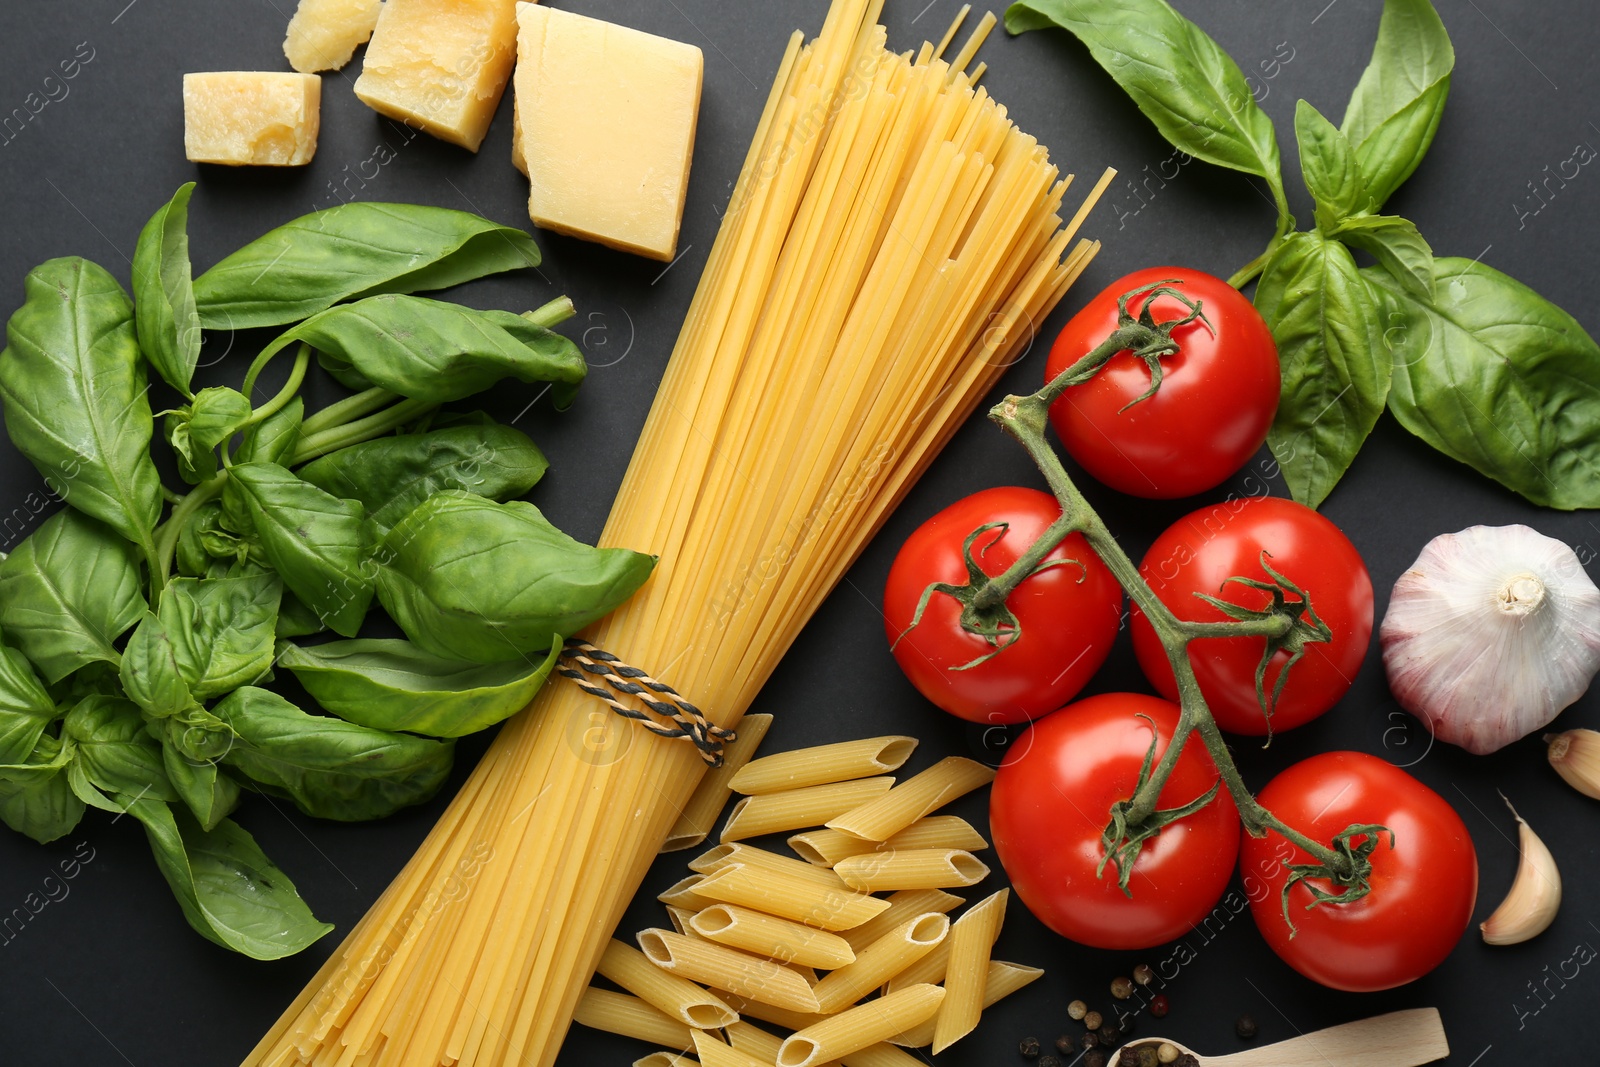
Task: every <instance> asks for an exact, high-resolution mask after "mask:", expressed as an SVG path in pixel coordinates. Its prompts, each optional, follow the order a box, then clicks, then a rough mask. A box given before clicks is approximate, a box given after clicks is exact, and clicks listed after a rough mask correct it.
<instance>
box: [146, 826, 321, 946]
mask: <svg viewBox="0 0 1600 1067" xmlns="http://www.w3.org/2000/svg"><path fill="white" fill-rule="evenodd" d="M124 799H126V803H127V811H128V813H129V814H131V815H133V816H134V817H135V818H136V819H138V820H139V821H140V822H141V823H143V824H144V829H145V835H146V836H147V837H148V838H149V839H150V850H151V851H152V852H153V853H155V857H156V865H157V866H158V867H159V868H160V869H161V874H162V877H164V878H166V880H167V885H169V886H171V887H172V894H173V896H175V897H177V898H178V906H179V907H181V908H182V909H183V917H184V918H185V919H187V920H188V921H189V925H190V926H192V927H194V929H195V931H196V932H198V933H199V934H201V935H202V936H203V937H205V938H207V939H208V940H210V941H215V942H216V943H217V944H219V945H221V946H222V947H223V948H229V949H232V950H233V951H235V952H240V953H243V954H244V955H246V956H250V957H253V958H255V959H258V960H276V959H282V958H283V957H285V956H292V955H294V954H295V953H296V952H299V951H300V950H302V949H304V948H305V947H306V946H308V945H310V944H311V943H312V942H314V941H316V940H317V939H319V938H321V937H322V936H323V935H325V934H327V933H328V932H329V931H331V930H332V929H333V927H332V926H330V925H329V924H327V923H324V922H318V921H317V918H316V916H314V915H312V914H311V909H310V908H308V907H307V906H306V902H305V901H304V900H302V899H301V898H300V894H299V893H298V892H297V891H296V890H295V887H294V883H293V882H291V881H289V876H288V875H286V874H284V873H283V872H282V871H281V870H279V869H278V868H277V867H276V866H275V865H274V864H273V862H272V861H271V860H269V859H267V857H266V854H265V853H263V852H262V851H261V846H260V845H257V844H256V841H255V838H253V837H251V836H250V835H249V834H248V833H246V832H245V830H244V829H243V828H242V827H241V826H239V824H237V823H235V822H233V821H232V820H230V819H223V820H222V821H221V822H220V823H218V824H217V826H216V828H215V829H213V830H204V829H202V828H201V827H200V826H199V825H198V824H197V823H195V821H194V820H193V819H192V818H191V817H190V816H189V814H188V813H187V812H185V811H173V810H172V809H171V808H169V807H168V806H167V805H166V804H163V803H161V802H160V801H158V800H155V799H152V798H150V797H144V798H142V799H133V798H124Z"/></svg>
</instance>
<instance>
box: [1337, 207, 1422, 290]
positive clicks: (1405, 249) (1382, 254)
mask: <svg viewBox="0 0 1600 1067" xmlns="http://www.w3.org/2000/svg"><path fill="white" fill-rule="evenodd" d="M1329 236H1331V237H1337V238H1338V239H1339V240H1341V241H1343V242H1344V243H1345V244H1347V245H1350V246H1351V247H1353V248H1360V249H1362V250H1364V251H1366V252H1370V253H1371V254H1372V255H1373V257H1374V258H1376V259H1377V261H1378V262H1379V263H1380V264H1381V265H1382V266H1383V269H1384V270H1386V271H1388V272H1389V276H1390V277H1391V278H1393V279H1394V280H1395V281H1397V282H1399V283H1400V285H1401V286H1402V287H1404V288H1405V289H1407V290H1409V291H1410V292H1412V293H1414V294H1416V295H1417V296H1420V297H1423V298H1424V299H1431V298H1432V296H1433V249H1432V248H1430V247H1428V242H1427V241H1425V240H1424V239H1423V237H1422V234H1421V233H1419V232H1418V231H1417V227H1416V224H1415V223H1413V222H1411V221H1410V220H1409V219H1403V218H1401V217H1400V216H1398V215H1362V216H1361V217H1359V218H1353V219H1345V220H1344V221H1343V222H1341V223H1339V225H1338V226H1336V227H1335V228H1334V229H1333V230H1332V231H1331V232H1330V234H1329Z"/></svg>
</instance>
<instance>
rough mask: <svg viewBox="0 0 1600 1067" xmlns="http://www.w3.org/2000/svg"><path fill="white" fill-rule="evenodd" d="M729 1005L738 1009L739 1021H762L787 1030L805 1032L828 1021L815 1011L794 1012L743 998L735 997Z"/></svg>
mask: <svg viewBox="0 0 1600 1067" xmlns="http://www.w3.org/2000/svg"><path fill="white" fill-rule="evenodd" d="M729 1003H731V1004H734V1005H736V1006H737V1007H738V1011H739V1020H740V1021H741V1022H743V1021H745V1020H746V1019H760V1020H761V1021H762V1022H764V1023H772V1024H773V1025H775V1026H781V1027H783V1028H784V1029H785V1030H804V1029H805V1028H806V1027H808V1026H810V1025H812V1024H813V1023H819V1022H821V1021H822V1020H823V1019H826V1018H827V1016H826V1015H819V1014H818V1013H817V1012H814V1011H792V1010H790V1009H789V1008H780V1007H777V1006H775V1005H772V1004H762V1003H760V1002H759V1001H754V1000H746V999H744V998H742V997H733V998H731V999H730V1000H729Z"/></svg>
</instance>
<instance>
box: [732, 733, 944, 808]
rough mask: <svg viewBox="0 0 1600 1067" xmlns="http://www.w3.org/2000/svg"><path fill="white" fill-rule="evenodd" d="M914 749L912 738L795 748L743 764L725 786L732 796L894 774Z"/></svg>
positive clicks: (867, 740)
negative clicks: (731, 788) (731, 792)
mask: <svg viewBox="0 0 1600 1067" xmlns="http://www.w3.org/2000/svg"><path fill="white" fill-rule="evenodd" d="M916 750H917V739H916V738H914V737H868V738H863V739H862V740H860V741H841V742H839V743H838V744H834V745H816V746H814V747H812V748H796V749H792V750H790V751H788V752H777V753H774V754H773V755H770V756H762V757H761V758H760V759H758V760H753V761H751V762H750V763H747V764H745V766H744V768H743V769H742V770H740V771H739V772H738V773H737V774H735V775H734V776H733V778H732V780H731V781H730V782H729V785H731V786H732V787H733V791H734V792H735V793H744V794H747V795H749V794H765V793H780V792H783V791H784V790H786V789H804V788H805V787H807V786H812V785H828V784H830V783H832V782H847V781H849V780H851V779H852V778H867V777H870V776H872V775H875V774H889V773H890V772H892V771H897V770H899V769H900V768H901V766H902V765H903V764H904V763H905V761H906V760H908V759H910V758H911V754H912V753H913V752H915V751H916Z"/></svg>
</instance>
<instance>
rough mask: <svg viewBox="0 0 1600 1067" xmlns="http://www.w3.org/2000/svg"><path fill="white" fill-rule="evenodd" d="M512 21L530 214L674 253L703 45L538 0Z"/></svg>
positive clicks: (621, 244)
mask: <svg viewBox="0 0 1600 1067" xmlns="http://www.w3.org/2000/svg"><path fill="white" fill-rule="evenodd" d="M389 2H390V3H393V2H394V0H389ZM517 21H518V27H519V28H518V35H517V75H516V80H517V84H516V103H517V118H518V126H519V128H518V143H519V144H520V145H521V150H522V162H523V169H524V171H525V172H526V173H527V175H528V179H529V182H530V186H531V188H530V192H529V195H528V214H529V215H530V216H531V217H532V219H533V221H534V222H535V223H536V224H538V225H540V226H543V227H544V228H545V229H549V230H555V231H557V232H559V233H566V234H571V235H573V236H575V237H581V238H584V239H586V240H590V241H598V242H600V243H601V244H604V245H610V246H611V247H612V248H620V249H622V250H624V251H627V252H637V253H638V254H640V255H643V256H649V257H650V258H652V259H660V260H667V261H670V260H671V259H672V258H673V256H674V255H676V254H677V249H678V225H679V223H680V221H681V220H682V218H683V200H684V194H685V192H686V191H687V189H688V185H689V161H690V157H691V156H692V155H693V153H694V130H695V122H696V119H697V118H698V116H699V112H700V83H701V77H702V74H703V73H704V69H705V59H704V57H703V56H702V55H701V52H700V49H698V48H696V47H695V46H693V45H689V44H683V43H681V42H678V41H670V40H667V39H666V38H664V37H656V36H654V35H652V34H648V33H642V32H640V31H639V30H633V29H628V28H626V27H623V26H615V25H612V24H611V23H608V22H602V21H600V20H599V19H592V18H588V17H586V16H583V15H575V14H572V13H571V12H569V11H555V10H551V9H549V8H544V7H539V6H537V5H534V4H522V5H520V6H519V7H518V9H517Z"/></svg>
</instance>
